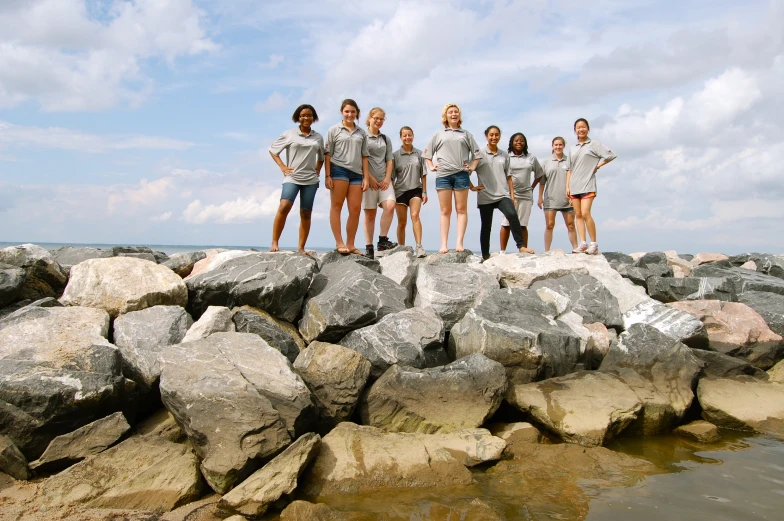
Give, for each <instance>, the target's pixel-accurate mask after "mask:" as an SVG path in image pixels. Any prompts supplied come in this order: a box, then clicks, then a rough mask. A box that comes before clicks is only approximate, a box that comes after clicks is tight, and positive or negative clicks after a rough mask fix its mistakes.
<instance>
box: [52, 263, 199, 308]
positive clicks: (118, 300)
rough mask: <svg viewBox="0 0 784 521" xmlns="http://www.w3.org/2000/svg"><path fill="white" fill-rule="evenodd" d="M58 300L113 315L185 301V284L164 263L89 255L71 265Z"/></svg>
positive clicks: (186, 294) (69, 304) (179, 304)
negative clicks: (66, 281) (84, 259)
mask: <svg viewBox="0 0 784 521" xmlns="http://www.w3.org/2000/svg"><path fill="white" fill-rule="evenodd" d="M60 301H61V302H62V303H63V304H65V305H66V306H87V307H92V308H98V309H103V310H106V312H107V313H109V315H111V316H112V317H116V316H118V315H121V314H123V313H128V312H129V311H138V310H140V309H146V308H148V307H152V306H157V305H172V306H182V307H185V305H186V304H187V303H188V288H187V287H186V286H185V283H184V282H183V281H182V279H181V278H180V276H179V275H177V274H176V273H174V272H173V271H172V270H170V269H169V268H167V267H165V266H161V265H159V264H155V263H153V262H149V261H145V260H142V259H135V258H131V257H110V258H106V259H88V260H86V261H84V262H81V263H79V264H77V265H76V266H74V267H73V268H71V278H70V280H69V281H68V285H67V286H66V287H65V292H64V293H63V296H62V298H61V299H60Z"/></svg>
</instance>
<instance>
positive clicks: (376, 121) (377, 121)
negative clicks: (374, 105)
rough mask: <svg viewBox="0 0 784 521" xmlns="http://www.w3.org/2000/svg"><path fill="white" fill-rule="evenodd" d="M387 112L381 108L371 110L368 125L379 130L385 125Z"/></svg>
mask: <svg viewBox="0 0 784 521" xmlns="http://www.w3.org/2000/svg"><path fill="white" fill-rule="evenodd" d="M385 119H386V114H384V111H383V110H381V109H373V110H371V111H370V117H369V118H368V120H367V123H368V126H369V127H370V128H371V129H373V130H378V129H380V128H381V127H382V126H383V125H384V120H385Z"/></svg>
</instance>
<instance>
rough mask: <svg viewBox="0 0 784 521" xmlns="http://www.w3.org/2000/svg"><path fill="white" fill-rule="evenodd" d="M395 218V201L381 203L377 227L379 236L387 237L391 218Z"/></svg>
mask: <svg viewBox="0 0 784 521" xmlns="http://www.w3.org/2000/svg"><path fill="white" fill-rule="evenodd" d="M393 217H395V201H384V202H382V203H381V222H380V223H379V225H378V231H379V232H380V233H379V235H383V236H384V237H388V236H389V229H390V228H391V227H392V218H393Z"/></svg>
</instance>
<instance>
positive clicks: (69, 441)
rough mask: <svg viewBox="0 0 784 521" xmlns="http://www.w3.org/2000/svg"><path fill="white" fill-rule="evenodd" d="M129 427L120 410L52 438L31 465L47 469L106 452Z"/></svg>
mask: <svg viewBox="0 0 784 521" xmlns="http://www.w3.org/2000/svg"><path fill="white" fill-rule="evenodd" d="M130 428H131V426H130V425H128V422H127V421H126V419H125V416H123V413H121V412H116V413H114V414H111V415H109V416H107V417H105V418H101V419H100V420H95V421H94V422H92V423H88V424H87V425H85V426H84V427H80V428H79V429H76V430H75V431H73V432H69V433H68V434H63V435H62V436H58V437H56V438H55V439H53V440H52V442H51V443H50V444H49V446H48V447H47V448H46V450H45V451H44V453H43V454H42V455H41V457H40V458H38V459H37V460H36V461H33V462H31V463H30V468H31V469H32V470H38V471H41V470H44V471H50V470H53V469H62V468H65V467H67V466H70V465H73V464H74V463H78V462H79V461H81V460H83V459H84V458H86V457H87V456H92V455H93V454H98V453H100V452H103V451H105V450H106V449H108V448H109V447H111V446H112V445H114V444H115V443H117V441H118V440H119V439H120V438H121V437H122V436H123V435H124V434H125V433H126V432H128V431H129V430H130Z"/></svg>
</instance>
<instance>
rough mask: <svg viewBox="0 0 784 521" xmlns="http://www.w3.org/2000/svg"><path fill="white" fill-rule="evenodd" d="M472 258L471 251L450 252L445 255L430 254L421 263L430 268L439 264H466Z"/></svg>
mask: <svg viewBox="0 0 784 521" xmlns="http://www.w3.org/2000/svg"><path fill="white" fill-rule="evenodd" d="M473 256H474V254H473V252H472V251H471V250H463V251H455V250H450V251H448V252H446V253H431V254H430V255H428V256H427V257H425V260H424V261H423V262H424V263H425V264H429V265H430V266H437V265H439V264H466V263H468V262H470V260H471V258H472V257H473Z"/></svg>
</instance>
